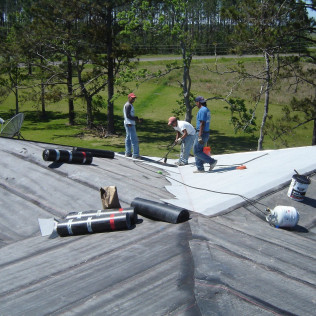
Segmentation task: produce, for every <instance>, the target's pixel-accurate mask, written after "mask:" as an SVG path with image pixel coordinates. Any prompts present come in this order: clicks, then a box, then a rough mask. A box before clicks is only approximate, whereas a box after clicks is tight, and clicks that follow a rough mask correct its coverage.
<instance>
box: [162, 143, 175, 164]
mask: <svg viewBox="0 0 316 316" xmlns="http://www.w3.org/2000/svg"><path fill="white" fill-rule="evenodd" d="M175 145H177V143H175V142H174V143H173V144H172V145H171V146H170V149H169V150H168V152H167V153H166V155H165V156H164V157H163V158H164V160H163V163H166V162H167V156H168V155H169V153H170V151H171V150H172V148H173V147H174V146H175Z"/></svg>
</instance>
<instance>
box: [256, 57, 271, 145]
mask: <svg viewBox="0 0 316 316" xmlns="http://www.w3.org/2000/svg"><path fill="white" fill-rule="evenodd" d="M264 57H265V61H266V78H265V81H266V91H265V100H264V112H263V117H262V122H261V126H260V136H259V139H258V148H257V150H262V149H263V147H262V145H263V139H264V127H265V124H266V121H267V118H268V113H269V98H270V84H271V82H270V80H271V78H270V57H269V55H268V53H267V52H265V55H264Z"/></svg>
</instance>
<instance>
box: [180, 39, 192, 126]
mask: <svg viewBox="0 0 316 316" xmlns="http://www.w3.org/2000/svg"><path fill="white" fill-rule="evenodd" d="M181 50H182V61H183V81H182V91H183V99H184V104H185V108H186V111H185V120H186V121H187V122H189V123H191V120H192V107H191V105H190V91H191V77H190V64H191V60H192V56H191V55H190V56H187V51H186V47H185V44H184V43H183V42H181Z"/></svg>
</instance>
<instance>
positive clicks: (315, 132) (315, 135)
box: [312, 120, 316, 146]
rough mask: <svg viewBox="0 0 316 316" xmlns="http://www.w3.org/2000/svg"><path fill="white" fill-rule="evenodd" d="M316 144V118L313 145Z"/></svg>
mask: <svg viewBox="0 0 316 316" xmlns="http://www.w3.org/2000/svg"><path fill="white" fill-rule="evenodd" d="M315 145H316V120H314V129H313V138H312V146H315Z"/></svg>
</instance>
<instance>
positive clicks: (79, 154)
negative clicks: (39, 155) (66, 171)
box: [43, 149, 93, 164]
mask: <svg viewBox="0 0 316 316" xmlns="http://www.w3.org/2000/svg"><path fill="white" fill-rule="evenodd" d="M43 159H44V160H45V161H59V162H69V163H81V164H91V162H92V159H93V157H92V154H91V153H90V152H84V151H71V150H59V149H45V150H44V151H43Z"/></svg>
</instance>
